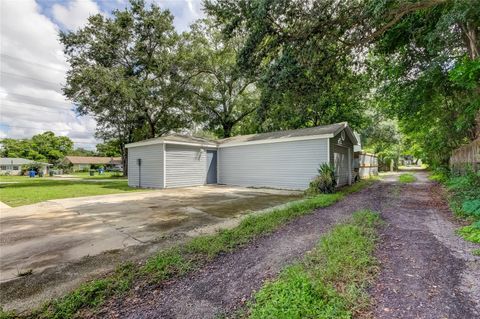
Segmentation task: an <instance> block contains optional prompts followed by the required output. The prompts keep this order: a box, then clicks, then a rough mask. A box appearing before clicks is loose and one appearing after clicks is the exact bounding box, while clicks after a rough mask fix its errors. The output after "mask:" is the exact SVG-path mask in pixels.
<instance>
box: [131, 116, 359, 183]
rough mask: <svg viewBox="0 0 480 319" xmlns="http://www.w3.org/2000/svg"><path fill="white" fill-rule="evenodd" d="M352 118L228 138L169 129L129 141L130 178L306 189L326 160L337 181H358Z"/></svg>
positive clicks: (145, 180)
mask: <svg viewBox="0 0 480 319" xmlns="http://www.w3.org/2000/svg"><path fill="white" fill-rule="evenodd" d="M357 143H358V141H357V138H356V137H355V135H354V133H353V131H352V130H351V128H350V127H349V126H348V124H347V123H346V122H343V123H336V124H331V125H324V126H317V127H311V128H304V129H297V130H289V131H279V132H270V133H263V134H252V135H240V136H235V137H231V138H226V139H222V140H209V139H205V138H199V137H193V136H183V135H178V134H174V135H168V136H163V137H159V138H154V139H150V140H145V141H140V142H136V143H132V144H128V145H127V146H126V147H127V148H128V163H129V165H128V184H129V185H130V186H135V187H152V188H171V187H183V186H196V185H204V184H217V183H218V184H226V185H238V186H251V187H271V188H281V189H305V188H307V187H308V184H309V183H310V181H311V180H312V179H313V178H314V177H315V176H316V175H317V174H318V168H319V166H320V164H322V163H328V164H331V165H332V166H334V168H335V175H336V178H337V185H339V186H342V185H346V184H350V183H352V175H353V174H352V171H353V147H354V145H356V144H357Z"/></svg>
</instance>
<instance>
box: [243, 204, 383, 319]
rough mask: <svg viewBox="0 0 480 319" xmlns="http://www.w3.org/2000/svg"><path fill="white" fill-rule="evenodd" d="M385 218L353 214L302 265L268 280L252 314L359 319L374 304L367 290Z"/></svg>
mask: <svg viewBox="0 0 480 319" xmlns="http://www.w3.org/2000/svg"><path fill="white" fill-rule="evenodd" d="M380 224H381V223H380V217H379V215H378V214H377V213H373V212H370V211H359V212H356V213H354V215H353V217H352V219H351V220H350V221H349V222H348V223H345V224H341V225H338V226H336V227H335V228H333V229H332V230H331V231H330V232H328V233H327V234H326V235H325V236H323V237H322V239H321V240H320V242H319V243H318V244H317V246H316V247H315V248H314V249H313V250H312V251H311V252H310V253H309V254H308V255H307V256H306V257H305V259H304V260H303V261H302V262H300V263H297V264H294V265H292V266H290V267H287V268H286V269H285V270H283V271H282V273H281V274H280V276H279V277H278V279H276V280H274V281H271V282H267V283H266V284H265V285H264V286H263V287H262V288H261V289H260V290H259V291H258V292H257V293H256V294H255V296H254V302H252V303H251V304H250V307H249V308H250V309H249V311H248V313H249V317H250V318H252V319H257V318H258V319H260V318H279V319H280V318H285V319H286V318H288V319H301V318H352V317H353V318H355V317H357V316H359V315H360V314H361V313H362V312H364V311H365V310H366V309H367V308H368V305H369V298H368V294H367V292H366V286H367V284H368V283H371V282H372V281H373V278H374V274H375V272H376V269H377V261H376V259H375V257H374V256H373V251H374V248H375V242H376V239H377V236H376V227H377V226H379V225H380Z"/></svg>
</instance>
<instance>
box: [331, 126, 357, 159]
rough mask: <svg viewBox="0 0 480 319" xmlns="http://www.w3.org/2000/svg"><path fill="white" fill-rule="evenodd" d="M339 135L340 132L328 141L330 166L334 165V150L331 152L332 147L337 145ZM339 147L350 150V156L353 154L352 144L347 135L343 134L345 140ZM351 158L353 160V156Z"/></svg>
mask: <svg viewBox="0 0 480 319" xmlns="http://www.w3.org/2000/svg"><path fill="white" fill-rule="evenodd" d="M341 134H342V132H340V133H338V134H337V135H335V136H334V137H332V138H331V139H330V164H332V165H334V161H333V156H334V154H333V153H334V150H333V147H334V146H335V145H338V139H339V138H340V136H341ZM341 145H342V146H346V147H349V148H351V149H352V150H351V154H353V143H352V141H351V140H350V138H349V137H348V134H347V133H345V140H344V141H342V144H341ZM352 158H353V155H352ZM352 167H353V164H352Z"/></svg>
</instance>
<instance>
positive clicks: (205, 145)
mask: <svg viewBox="0 0 480 319" xmlns="http://www.w3.org/2000/svg"><path fill="white" fill-rule="evenodd" d="M164 143H165V144H170V145H185V146H199V147H202V148H209V147H210V148H215V149H216V148H218V146H217V145H213V144H201V143H188V142H177V141H164Z"/></svg>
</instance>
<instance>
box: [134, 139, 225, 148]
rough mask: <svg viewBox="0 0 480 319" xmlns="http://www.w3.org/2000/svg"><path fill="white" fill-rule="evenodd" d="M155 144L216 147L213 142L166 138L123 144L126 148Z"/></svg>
mask: <svg viewBox="0 0 480 319" xmlns="http://www.w3.org/2000/svg"><path fill="white" fill-rule="evenodd" d="M156 144H171V145H185V146H198V147H211V148H217V145H214V144H202V143H189V142H177V141H168V140H146V141H140V142H135V143H130V144H127V145H125V147H126V148H132V147H139V146H147V145H156Z"/></svg>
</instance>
